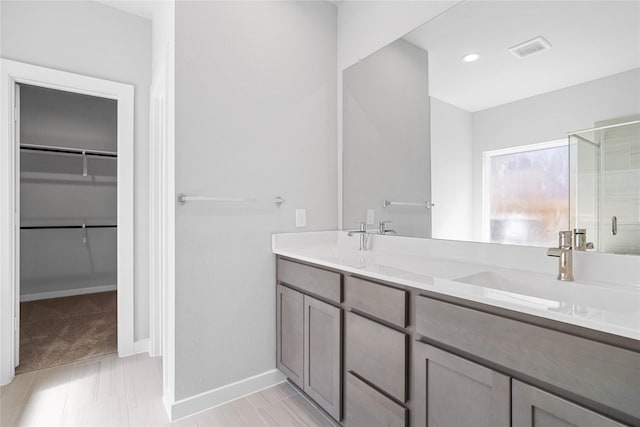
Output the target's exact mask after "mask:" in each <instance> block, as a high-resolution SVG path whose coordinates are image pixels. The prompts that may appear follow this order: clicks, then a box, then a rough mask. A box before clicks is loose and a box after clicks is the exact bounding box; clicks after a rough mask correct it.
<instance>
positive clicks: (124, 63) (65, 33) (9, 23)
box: [0, 1, 151, 340]
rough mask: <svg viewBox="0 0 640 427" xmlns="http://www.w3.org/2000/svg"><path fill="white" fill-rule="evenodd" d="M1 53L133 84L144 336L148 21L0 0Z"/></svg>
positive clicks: (138, 287)
mask: <svg viewBox="0 0 640 427" xmlns="http://www.w3.org/2000/svg"><path fill="white" fill-rule="evenodd" d="M0 8H1V25H0V26H1V33H2V37H1V39H2V40H1V45H0V55H1V56H2V57H3V58H6V59H11V60H15V61H21V62H26V63H30V64H35V65H41V66H44V67H49V68H54V69H58V70H63V71H69V72H73V73H78V74H84V75H87V76H93V77H99V78H102V79H107V80H113V81H118V82H122V83H129V84H132V85H134V86H135V189H134V192H135V230H136V232H135V294H134V298H135V339H136V340H140V339H144V338H146V337H148V336H149V287H148V256H147V254H148V252H149V250H148V227H147V217H148V215H149V210H148V167H147V160H148V159H147V157H148V134H149V125H148V111H149V84H150V78H151V22H150V21H149V20H146V19H142V18H139V17H137V16H134V15H131V14H128V13H124V12H121V11H118V10H115V9H113V8H110V7H107V6H103V5H101V4H99V3H96V2H92V1H75V2H48V1H42V2H39V1H2V2H0Z"/></svg>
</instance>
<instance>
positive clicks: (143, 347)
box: [133, 338, 149, 354]
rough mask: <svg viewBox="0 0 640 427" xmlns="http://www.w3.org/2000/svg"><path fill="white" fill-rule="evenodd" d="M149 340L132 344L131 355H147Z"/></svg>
mask: <svg viewBox="0 0 640 427" xmlns="http://www.w3.org/2000/svg"><path fill="white" fill-rule="evenodd" d="M148 352H149V338H145V339H141V340H139V341H136V342H135V343H134V344H133V354H140V353H148Z"/></svg>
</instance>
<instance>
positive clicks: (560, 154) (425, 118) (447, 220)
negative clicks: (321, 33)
mask: <svg viewBox="0 0 640 427" xmlns="http://www.w3.org/2000/svg"><path fill="white" fill-rule="evenodd" d="M639 21H640V3H638V2H636V1H589V2H573V1H549V2H539V1H518V2H503V1H470V2H462V3H460V4H458V5H457V6H456V7H455V8H453V9H451V10H449V11H448V12H446V13H444V14H443V15H440V16H439V17H437V18H435V19H433V20H431V21H430V22H428V23H426V24H424V25H423V26H421V27H419V28H417V29H416V30H414V31H413V32H411V33H409V34H407V35H406V36H404V37H403V38H401V39H399V40H396V41H395V42H393V43H391V44H390V45H388V46H386V47H384V48H383V49H381V50H379V51H377V52H375V53H374V54H372V55H371V56H369V57H367V58H365V59H364V60H362V61H360V62H359V63H357V64H354V65H353V66H351V67H349V68H348V69H346V70H345V71H344V73H343V115H344V116H343V226H344V228H345V229H352V228H357V225H354V224H353V223H354V222H361V221H367V223H368V227H369V228H370V229H378V223H379V222H380V221H391V223H387V224H386V225H385V226H386V228H387V229H391V230H393V232H395V233H396V234H398V235H405V236H415V237H431V238H439V239H453V240H469V241H484V242H493V243H506V244H520V245H530V246H556V245H557V239H558V231H560V230H566V229H569V228H574V227H580V228H587V233H588V234H587V238H588V239H589V240H590V241H593V242H594V246H595V248H596V249H597V250H600V251H606V252H616V253H630V254H631V253H635V254H638V253H640V248H639V247H640V149H639V148H638V147H639V145H640V127H639V126H638V125H637V123H636V124H635V125H633V122H634V120H635V121H637V119H638V117H640V95H639V94H640V22H639ZM625 123H627V125H625ZM629 123H632V124H629ZM610 125H615V126H614V127H611V128H609V127H607V126H610ZM602 127H605V128H606V129H602ZM582 129H586V131H580V130H582ZM619 134H624V137H618V135H619ZM587 141H589V142H587ZM603 141H604V142H603ZM583 163H584V164H583ZM596 166H597V169H596ZM614 176H615V178H614ZM613 217H616V220H617V231H616V234H613V232H612V229H613V228H612V227H613V226H612V225H611V222H612V221H614V222H615V220H612V218H613ZM372 231H373V230H372Z"/></svg>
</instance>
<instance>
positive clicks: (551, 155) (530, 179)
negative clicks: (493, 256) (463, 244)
mask: <svg viewBox="0 0 640 427" xmlns="http://www.w3.org/2000/svg"><path fill="white" fill-rule="evenodd" d="M483 154H484V185H483V187H484V188H483V193H484V194H483V239H484V240H485V241H489V242H492V243H506V244H514V245H529V246H557V243H558V231H560V230H567V229H568V228H569V147H568V144H567V141H566V140H560V141H552V142H547V143H541V144H533V145H527V146H522V147H514V148H508V149H502V150H495V151H487V152H484V153H483Z"/></svg>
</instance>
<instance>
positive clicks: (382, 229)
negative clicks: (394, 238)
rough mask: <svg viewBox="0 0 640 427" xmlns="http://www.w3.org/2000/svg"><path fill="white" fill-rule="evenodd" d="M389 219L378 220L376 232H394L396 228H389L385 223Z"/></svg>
mask: <svg viewBox="0 0 640 427" xmlns="http://www.w3.org/2000/svg"><path fill="white" fill-rule="evenodd" d="M390 222H391V221H380V223H379V225H378V234H396V230H390V229H388V228H387V224H388V223H390Z"/></svg>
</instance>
